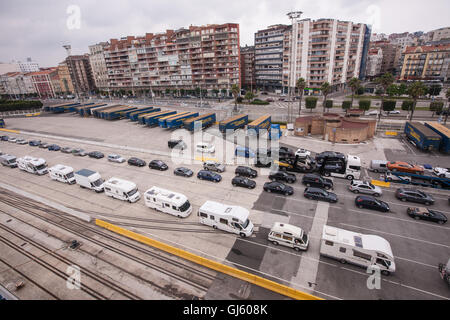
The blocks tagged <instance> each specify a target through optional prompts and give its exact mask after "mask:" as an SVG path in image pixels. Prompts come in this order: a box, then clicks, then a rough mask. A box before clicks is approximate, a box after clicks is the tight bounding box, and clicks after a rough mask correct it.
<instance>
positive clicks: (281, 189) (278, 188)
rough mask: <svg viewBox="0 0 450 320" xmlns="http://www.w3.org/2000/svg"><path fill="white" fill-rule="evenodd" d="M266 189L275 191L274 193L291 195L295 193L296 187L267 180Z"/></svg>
mask: <svg viewBox="0 0 450 320" xmlns="http://www.w3.org/2000/svg"><path fill="white" fill-rule="evenodd" d="M264 191H266V192H269V193H270V192H273V193H279V194H284V195H286V196H291V195H293V194H294V188H292V187H291V186H287V185H285V184H284V183H281V182H276V181H273V182H266V183H265V184H264Z"/></svg>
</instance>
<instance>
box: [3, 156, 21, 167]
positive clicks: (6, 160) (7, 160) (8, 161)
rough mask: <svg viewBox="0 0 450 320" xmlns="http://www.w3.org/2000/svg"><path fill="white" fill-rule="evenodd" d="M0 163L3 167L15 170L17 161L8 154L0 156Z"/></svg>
mask: <svg viewBox="0 0 450 320" xmlns="http://www.w3.org/2000/svg"><path fill="white" fill-rule="evenodd" d="M0 162H1V164H2V165H3V166H5V167H10V168H17V159H16V157H14V156H12V155H10V154H2V155H1V156H0Z"/></svg>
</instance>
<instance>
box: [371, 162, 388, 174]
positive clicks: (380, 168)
mask: <svg viewBox="0 0 450 320" xmlns="http://www.w3.org/2000/svg"><path fill="white" fill-rule="evenodd" d="M387 163H388V162H387V161H384V160H372V161H370V168H369V171H372V172H375V173H378V172H387V171H388V168H387Z"/></svg>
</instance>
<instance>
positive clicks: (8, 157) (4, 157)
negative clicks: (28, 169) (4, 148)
mask: <svg viewBox="0 0 450 320" xmlns="http://www.w3.org/2000/svg"><path fill="white" fill-rule="evenodd" d="M0 158H3V159H5V160H11V159H16V157H15V156H13V155H10V154H2V155H1V156H0Z"/></svg>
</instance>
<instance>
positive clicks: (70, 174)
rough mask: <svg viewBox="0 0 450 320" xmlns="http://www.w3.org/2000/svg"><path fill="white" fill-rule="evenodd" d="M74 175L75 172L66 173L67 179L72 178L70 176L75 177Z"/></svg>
mask: <svg viewBox="0 0 450 320" xmlns="http://www.w3.org/2000/svg"><path fill="white" fill-rule="evenodd" d="M73 177H74V175H73V172H70V173H68V174H66V178H67V179H70V178H73Z"/></svg>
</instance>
